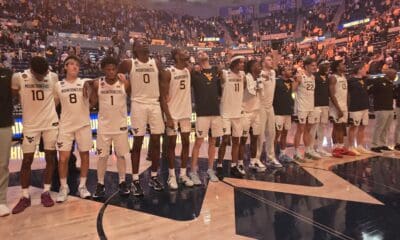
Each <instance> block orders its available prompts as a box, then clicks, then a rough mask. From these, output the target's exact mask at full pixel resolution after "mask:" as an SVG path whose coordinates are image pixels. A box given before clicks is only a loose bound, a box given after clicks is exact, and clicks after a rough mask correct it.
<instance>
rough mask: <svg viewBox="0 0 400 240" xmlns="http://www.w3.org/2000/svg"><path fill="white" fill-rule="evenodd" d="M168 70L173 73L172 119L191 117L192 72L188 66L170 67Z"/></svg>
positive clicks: (170, 90)
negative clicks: (181, 68)
mask: <svg viewBox="0 0 400 240" xmlns="http://www.w3.org/2000/svg"><path fill="white" fill-rule="evenodd" d="M168 70H169V71H170V73H171V81H170V83H169V98H170V100H169V102H168V108H169V112H170V113H171V116H172V119H175V120H179V119H185V118H191V116H192V98H191V88H190V72H189V70H188V69H187V68H185V69H183V70H180V69H177V68H175V67H170V68H169V69H168Z"/></svg>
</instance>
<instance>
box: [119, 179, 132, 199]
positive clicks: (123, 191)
mask: <svg viewBox="0 0 400 240" xmlns="http://www.w3.org/2000/svg"><path fill="white" fill-rule="evenodd" d="M118 187H119V195H121V196H126V195H129V193H131V190H129V187H128V184H126V182H125V181H123V182H121V183H120V184H119V186H118Z"/></svg>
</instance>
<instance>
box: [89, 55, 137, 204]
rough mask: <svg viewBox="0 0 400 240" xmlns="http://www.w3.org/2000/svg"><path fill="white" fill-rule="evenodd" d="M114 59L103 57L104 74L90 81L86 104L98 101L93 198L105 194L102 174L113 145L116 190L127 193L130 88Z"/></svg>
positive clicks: (128, 191) (121, 193)
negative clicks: (117, 177)
mask: <svg viewBox="0 0 400 240" xmlns="http://www.w3.org/2000/svg"><path fill="white" fill-rule="evenodd" d="M117 67H118V61H117V60H116V59H115V58H113V57H105V58H104V59H103V60H102V61H101V69H102V71H103V73H104V75H105V76H104V77H102V78H100V79H97V80H95V81H93V82H92V89H91V93H90V104H91V105H92V106H95V105H97V104H99V114H98V120H99V125H98V126H99V127H98V129H97V154H98V155H99V159H98V162H97V187H96V192H95V193H94V194H93V198H102V197H104V196H105V186H104V175H105V172H106V168H107V161H108V158H109V149H110V146H111V144H114V149H115V152H116V155H117V169H118V175H119V193H120V195H123V196H124V195H128V194H129V193H130V190H129V187H128V186H127V184H126V182H125V174H126V160H128V159H130V156H129V143H128V126H127V121H126V119H127V105H126V96H127V94H126V93H127V92H129V91H130V85H129V82H128V81H127V80H126V79H125V76H124V75H122V76H121V77H118V76H117Z"/></svg>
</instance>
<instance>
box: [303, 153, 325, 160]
mask: <svg viewBox="0 0 400 240" xmlns="http://www.w3.org/2000/svg"><path fill="white" fill-rule="evenodd" d="M304 158H305V159H309V160H319V159H321V156H320V155H319V154H318V153H316V152H314V151H309V152H305V153H304Z"/></svg>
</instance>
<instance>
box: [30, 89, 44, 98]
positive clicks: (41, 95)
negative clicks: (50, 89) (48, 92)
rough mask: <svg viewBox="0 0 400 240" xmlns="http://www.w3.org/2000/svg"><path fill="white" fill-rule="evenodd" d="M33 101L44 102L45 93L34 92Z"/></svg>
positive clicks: (41, 91) (40, 91)
mask: <svg viewBox="0 0 400 240" xmlns="http://www.w3.org/2000/svg"><path fill="white" fill-rule="evenodd" d="M32 99H33V101H43V100H44V92H43V90H36V91H35V90H32Z"/></svg>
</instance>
